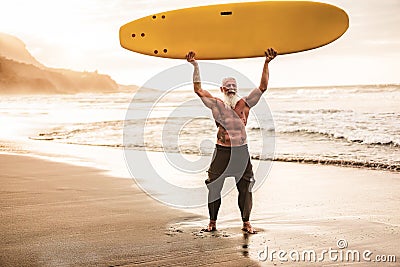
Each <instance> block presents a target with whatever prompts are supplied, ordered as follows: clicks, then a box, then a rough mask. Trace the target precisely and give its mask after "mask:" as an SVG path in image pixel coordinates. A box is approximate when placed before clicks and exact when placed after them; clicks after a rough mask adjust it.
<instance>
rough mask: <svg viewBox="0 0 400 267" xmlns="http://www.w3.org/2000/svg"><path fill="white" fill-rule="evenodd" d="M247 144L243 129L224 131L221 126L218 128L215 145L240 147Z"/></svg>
mask: <svg viewBox="0 0 400 267" xmlns="http://www.w3.org/2000/svg"><path fill="white" fill-rule="evenodd" d="M246 143H247V136H246V131H245V129H244V127H243V128H242V129H230V130H226V129H224V128H223V127H222V126H221V125H220V126H219V127H218V133H217V144H219V145H221V146H241V145H244V144H246Z"/></svg>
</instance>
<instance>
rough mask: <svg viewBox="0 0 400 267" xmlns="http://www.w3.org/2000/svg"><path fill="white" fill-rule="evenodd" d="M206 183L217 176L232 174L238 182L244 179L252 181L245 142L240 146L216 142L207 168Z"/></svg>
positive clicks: (251, 171) (252, 175) (250, 165)
mask: <svg viewBox="0 0 400 267" xmlns="http://www.w3.org/2000/svg"><path fill="white" fill-rule="evenodd" d="M207 172H208V179H207V180H206V181H205V182H206V184H209V183H211V182H213V181H214V180H216V179H218V178H219V177H221V178H225V177H230V176H233V177H235V179H236V182H238V181H239V180H240V179H244V180H246V181H249V182H253V183H254V174H253V166H252V164H251V161H250V154H249V149H248V146H247V144H245V145H242V146H234V147H227V146H221V145H218V144H216V147H215V150H214V154H213V157H212V161H211V164H210V168H209V169H208V171H207Z"/></svg>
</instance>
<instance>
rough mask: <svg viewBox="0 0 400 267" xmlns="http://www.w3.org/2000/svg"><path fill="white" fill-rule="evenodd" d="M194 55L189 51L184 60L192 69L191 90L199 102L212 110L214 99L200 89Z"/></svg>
mask: <svg viewBox="0 0 400 267" xmlns="http://www.w3.org/2000/svg"><path fill="white" fill-rule="evenodd" d="M195 55H196V54H195V53H194V52H193V51H190V52H189V53H188V54H187V55H186V60H187V61H188V62H189V63H191V64H192V65H193V67H194V70H193V88H194V92H195V93H196V94H197V95H198V96H199V97H200V98H201V101H203V103H204V105H206V107H208V108H213V107H214V106H215V104H216V101H217V100H216V99H215V98H214V97H213V96H212V95H211V94H210V93H209V92H208V91H207V90H203V89H202V88H201V80H200V69H199V64H198V63H197V61H196V59H195V58H194V57H195Z"/></svg>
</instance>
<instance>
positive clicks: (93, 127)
mask: <svg viewBox="0 0 400 267" xmlns="http://www.w3.org/2000/svg"><path fill="white" fill-rule="evenodd" d="M213 90H214V89H213ZM212 92H213V93H214V94H218V92H216V91H215V90H214V91H212ZM241 92H242V91H241ZM242 93H243V94H246V90H243V92H242ZM399 99H400V86H399V85H381V86H377V85H370V86H347V87H329V88H324V87H317V88H275V89H271V90H270V91H269V92H268V93H267V94H266V97H265V101H266V103H265V102H263V103H260V104H259V105H257V106H256V107H255V108H259V110H258V111H256V112H255V113H254V114H253V113H252V114H251V115H250V118H249V123H248V125H247V127H246V130H247V133H248V145H249V152H250V154H251V156H252V158H253V159H252V164H253V171H254V173H255V179H256V184H255V186H254V194H253V199H254V200H253V203H254V205H253V210H252V214H251V218H250V220H251V222H252V225H253V226H254V227H255V229H257V230H258V231H259V233H258V234H256V235H247V234H244V233H243V232H242V231H241V226H242V222H241V220H240V212H239V209H238V206H237V190H236V189H235V184H234V180H233V178H227V180H226V181H225V185H224V189H223V198H222V206H221V209H220V213H219V217H218V222H217V228H218V231H217V232H215V233H205V232H203V231H201V230H202V229H203V228H204V227H205V226H206V225H207V223H208V210H207V205H206V204H207V188H206V186H205V184H204V180H205V179H206V178H207V173H206V170H207V168H208V166H209V164H210V162H211V155H212V152H213V149H214V146H215V134H216V127H215V123H214V121H213V120H212V116H211V114H209V111H208V110H207V109H205V108H204V106H203V104H202V103H201V101H200V100H199V99H198V98H197V96H196V95H194V94H193V93H192V91H191V88H185V87H183V88H174V89H171V90H167V91H166V92H165V91H163V90H156V89H148V88H144V89H143V88H141V89H140V90H139V91H137V92H136V93H130V92H121V93H115V94H98V93H91V94H75V95H10V96H3V97H2V105H1V108H0V115H1V116H0V123H1V125H2V131H1V132H0V140H1V145H0V150H1V153H0V154H1V155H0V158H1V160H0V173H1V179H0V181H1V187H0V188H1V190H2V192H1V194H0V198H1V202H0V203H1V205H2V209H1V210H2V216H1V218H2V220H1V241H0V242H1V243H0V244H1V249H0V250H1V252H0V255H1V256H0V265H1V266H133V265H135V266H136V265H139V266H140V265H141V266H202V265H221V266H346V265H350V266H352V265H354V266H377V265H379V266H398V261H399V259H398V258H399V257H400V249H399V248H400V242H399V240H400V216H399V205H398V204H399V200H400V198H399V192H400V172H399V168H400V154H399V153H400V150H399V146H400V145H399V144H400V141H399V140H400V139H399V135H398V133H399V130H400V128H399V124H398V118H399V112H400V110H399V107H398V100H399ZM263 101H264V100H263ZM3 125H4V126H3ZM165 186H168V188H167V187H165ZM170 186H172V187H170ZM171 188H172V189H171ZM171 200H173V201H177V202H171ZM383 260H384V261H385V262H384V263H383V262H382V261H383ZM378 261H379V263H378Z"/></svg>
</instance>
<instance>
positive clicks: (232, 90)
mask: <svg viewBox="0 0 400 267" xmlns="http://www.w3.org/2000/svg"><path fill="white" fill-rule="evenodd" d="M221 90H222V91H223V92H224V94H225V95H235V94H236V93H237V85H236V81H235V80H233V79H228V80H226V81H224V83H223V85H222V87H221Z"/></svg>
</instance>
